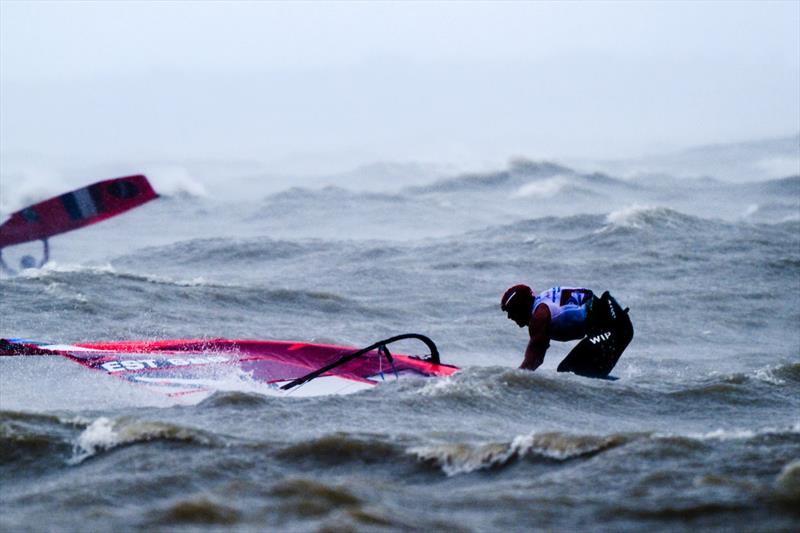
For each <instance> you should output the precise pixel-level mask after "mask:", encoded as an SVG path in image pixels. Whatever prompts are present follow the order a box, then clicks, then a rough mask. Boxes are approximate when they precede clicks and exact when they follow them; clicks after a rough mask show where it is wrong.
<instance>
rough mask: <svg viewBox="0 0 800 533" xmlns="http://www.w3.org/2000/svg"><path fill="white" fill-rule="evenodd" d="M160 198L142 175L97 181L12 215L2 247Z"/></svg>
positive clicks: (0, 232)
mask: <svg viewBox="0 0 800 533" xmlns="http://www.w3.org/2000/svg"><path fill="white" fill-rule="evenodd" d="M157 197H158V194H156V192H155V191H154V190H153V187H151V186H150V182H148V181H147V178H146V177H144V176H143V175H136V176H126V177H123V178H114V179H110V180H104V181H98V182H97V183H94V184H92V185H89V186H87V187H83V188H82V189H76V190H74V191H71V192H68V193H65V194H62V195H60V196H56V197H54V198H50V199H49V200H45V201H43V202H39V203H38V204H34V205H32V206H30V207H26V208H25V209H22V210H20V211H17V212H16V213H13V214H12V215H11V218H9V219H8V220H7V221H6V222H4V223H3V225H2V226H0V248H3V247H5V246H11V245H14V244H21V243H23V242H28V241H35V240H39V239H45V238H48V237H52V236H53V235H58V234H59V233H64V232H67V231H72V230H74V229H78V228H82V227H84V226H88V225H90V224H95V223H97V222H100V221H102V220H105V219H107V218H111V217H113V216H116V215H119V214H120V213H124V212H125V211H128V210H129V209H133V208H134V207H139V206H140V205H142V204H144V203H146V202H149V201H150V200H153V199H154V198H157Z"/></svg>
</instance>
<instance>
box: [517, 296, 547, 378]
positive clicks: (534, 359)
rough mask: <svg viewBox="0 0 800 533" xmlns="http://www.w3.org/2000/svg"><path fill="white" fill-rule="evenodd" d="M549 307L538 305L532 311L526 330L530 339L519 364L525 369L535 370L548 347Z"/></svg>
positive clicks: (542, 359)
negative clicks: (523, 357)
mask: <svg viewBox="0 0 800 533" xmlns="http://www.w3.org/2000/svg"><path fill="white" fill-rule="evenodd" d="M549 326H550V309H548V308H547V306H546V305H540V306H539V307H537V308H536V310H534V312H533V316H531V321H530V324H528V331H529V333H530V337H531V339H530V340H529V341H528V347H527V348H525V359H523V361H522V364H521V365H520V366H519V367H520V368H522V369H525V370H536V369H537V368H539V366H540V365H541V364H542V362H544V354H545V353H546V352H547V349H548V348H549V347H550V333H549V331H548V328H549Z"/></svg>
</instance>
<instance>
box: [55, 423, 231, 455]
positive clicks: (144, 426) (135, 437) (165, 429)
mask: <svg viewBox="0 0 800 533" xmlns="http://www.w3.org/2000/svg"><path fill="white" fill-rule="evenodd" d="M152 441H162V442H173V443H185V444H193V445H197V446H203V447H213V446H219V445H221V441H220V440H219V439H218V438H217V437H215V436H214V435H212V434H210V433H207V432H205V431H202V430H198V429H194V428H189V427H184V426H178V425H175V424H170V423H166V422H149V421H145V420H137V419H134V418H118V419H110V418H107V417H100V418H97V419H96V420H94V421H93V422H91V423H90V424H89V425H88V426H87V427H86V429H84V430H83V431H82V432H81V433H80V435H78V437H77V439H75V443H74V448H73V456H72V458H71V459H70V463H71V464H79V463H81V462H83V461H85V460H86V459H88V458H90V457H94V456H96V455H98V454H100V453H102V452H108V451H110V450H113V449H115V448H119V447H120V446H129V445H133V444H138V443H144V442H152Z"/></svg>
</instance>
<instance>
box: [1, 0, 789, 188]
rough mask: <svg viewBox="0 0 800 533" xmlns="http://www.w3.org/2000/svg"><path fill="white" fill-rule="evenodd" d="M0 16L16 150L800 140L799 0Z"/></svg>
mask: <svg viewBox="0 0 800 533" xmlns="http://www.w3.org/2000/svg"><path fill="white" fill-rule="evenodd" d="M0 9H1V10H2V13H0V15H2V16H0V23H1V24H2V28H1V29H2V32H0V33H1V34H2V37H0V44H1V46H0V74H1V76H0V77H1V78H2V86H1V87H0V115H2V119H0V151H2V153H3V154H5V155H6V156H8V157H10V156H12V155H14V154H33V157H34V158H35V157H37V156H39V155H44V156H52V157H63V158H65V159H66V160H69V161H70V162H71V163H72V164H74V165H94V164H98V163H111V162H115V161H124V162H135V161H139V160H182V159H203V158H206V159H211V160H214V159H221V160H228V159H230V160H237V159H240V160H253V161H258V162H259V163H261V164H265V165H268V166H271V167H273V168H274V169H275V170H276V171H287V172H303V171H305V172H321V171H326V170H336V171H340V170H342V169H345V168H350V167H355V166H357V165H359V164H366V163H370V162H373V161H423V162H429V163H433V164H453V165H459V166H462V167H469V166H486V165H492V164H495V165H496V164H499V163H501V162H505V161H508V160H509V159H510V158H512V157H516V156H522V157H528V158H532V159H544V158H548V159H559V158H569V157H584V158H599V159H614V158H626V157H637V156H641V155H645V154H652V153H663V152H670V151H675V150H679V149H683V148H687V147H691V146H697V145H708V144H718V143H727V142H737V141H748V140H757V139H764V138H775V137H784V136H790V135H796V134H797V133H798V131H800V102H799V101H798V100H800V99H798V97H797V94H800V29H798V28H800V3H796V2H757V3H756V2H735V3H727V2H700V3H662V2H647V3H644V2H643V3H619V2H603V3H569V4H564V3H411V4H406V3H378V4H363V3H350V2H344V3H301V4H296V3H292V4H289V3H252V2H234V3H225V4H220V3H213V2H199V3H198V2H177V3H176V2H160V3H139V2H115V3H102V4H101V3H91V2H36V3H23V2H11V1H7V0H4V1H2V3H1V7H0ZM3 167H4V169H3V170H4V172H7V168H5V167H6V165H3Z"/></svg>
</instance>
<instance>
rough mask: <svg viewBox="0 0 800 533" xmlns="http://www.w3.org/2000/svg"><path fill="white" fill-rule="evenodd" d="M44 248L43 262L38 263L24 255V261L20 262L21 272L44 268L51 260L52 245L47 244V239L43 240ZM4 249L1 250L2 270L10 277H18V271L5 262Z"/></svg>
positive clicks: (29, 256)
mask: <svg viewBox="0 0 800 533" xmlns="http://www.w3.org/2000/svg"><path fill="white" fill-rule="evenodd" d="M42 246H43V248H44V252H43V255H42V260H41V261H39V262H37V261H36V258H35V257H33V256H32V255H24V256H22V259H20V260H19V267H20V270H27V269H30V268H42V267H43V266H44V264H45V263H47V261H49V260H50V245H49V244H48V242H47V239H42ZM2 254H3V249H2V248H0V268H2V269H3V272H5V273H6V274H8V275H9V276H16V275H17V274H18V271H16V270H14V269H13V268H11V267H9V266H8V265H7V264H6V262H5V261H4V260H3V255H2Z"/></svg>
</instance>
